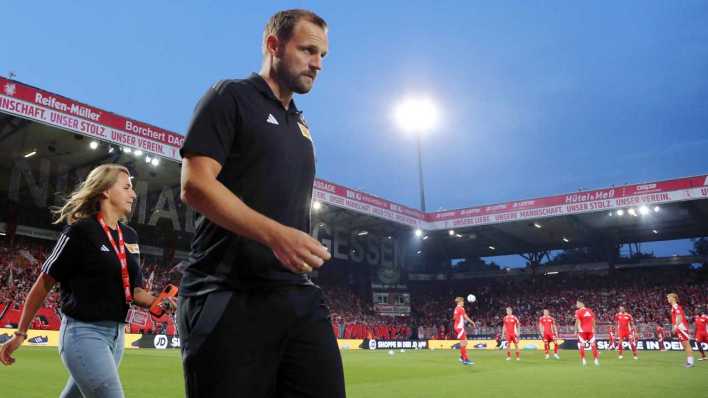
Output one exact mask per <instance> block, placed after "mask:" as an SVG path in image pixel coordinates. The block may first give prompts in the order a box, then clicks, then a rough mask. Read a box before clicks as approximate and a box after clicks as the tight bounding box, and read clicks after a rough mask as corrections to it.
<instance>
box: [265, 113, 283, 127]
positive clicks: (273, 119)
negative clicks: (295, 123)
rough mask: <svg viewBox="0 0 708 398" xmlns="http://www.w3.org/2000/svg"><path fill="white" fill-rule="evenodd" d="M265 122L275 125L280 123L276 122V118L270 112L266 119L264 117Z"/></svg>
mask: <svg viewBox="0 0 708 398" xmlns="http://www.w3.org/2000/svg"><path fill="white" fill-rule="evenodd" d="M266 122H268V123H270V124H274V125H276V126H278V125H280V123H278V119H276V118H275V116H273V114H272V113H269V114H268V119H266Z"/></svg>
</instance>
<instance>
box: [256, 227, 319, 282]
mask: <svg viewBox="0 0 708 398" xmlns="http://www.w3.org/2000/svg"><path fill="white" fill-rule="evenodd" d="M269 246H270V248H271V250H273V254H275V257H276V258H277V259H278V261H280V263H281V264H283V266H284V267H285V268H287V269H289V270H290V271H292V272H295V273H303V272H311V271H312V270H313V269H316V268H320V267H321V266H322V264H324V262H325V261H327V260H329V259H330V258H332V255H331V254H330V253H329V251H327V248H326V247H325V246H322V245H321V244H320V242H318V241H317V240H315V239H314V238H312V237H311V236H310V235H308V234H306V233H304V232H302V231H300V230H298V229H295V228H290V227H286V226H281V227H280V228H278V229H277V230H276V232H275V234H274V235H273V236H272V239H271V240H270V241H269Z"/></svg>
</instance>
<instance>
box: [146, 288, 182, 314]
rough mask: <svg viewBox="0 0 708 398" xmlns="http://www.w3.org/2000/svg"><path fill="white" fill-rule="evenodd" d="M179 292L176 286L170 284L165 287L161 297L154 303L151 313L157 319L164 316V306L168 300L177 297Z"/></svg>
mask: <svg viewBox="0 0 708 398" xmlns="http://www.w3.org/2000/svg"><path fill="white" fill-rule="evenodd" d="M178 291H179V289H178V288H177V286H175V285H171V284H168V285H167V286H165V288H164V289H162V291H161V292H160V295H159V296H157V299H155V301H153V303H152V305H151V306H150V313H151V314H152V315H154V316H155V317H157V318H159V317H161V316H162V315H164V313H165V308H164V306H163V304H164V303H165V301H166V299H167V298H169V297H174V296H176V295H177V292H178ZM168 305H169V303H168Z"/></svg>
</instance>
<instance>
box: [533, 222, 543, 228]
mask: <svg viewBox="0 0 708 398" xmlns="http://www.w3.org/2000/svg"><path fill="white" fill-rule="evenodd" d="M533 226H534V227H536V228H538V229H541V228H543V225H541V224H539V223H537V222H535V223H533Z"/></svg>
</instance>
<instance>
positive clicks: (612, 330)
mask: <svg viewBox="0 0 708 398" xmlns="http://www.w3.org/2000/svg"><path fill="white" fill-rule="evenodd" d="M607 335H608V336H609V337H610V347H609V348H608V350H614V349H615V348H616V347H617V346H616V345H615V327H614V326H612V325H610V326H608V327H607Z"/></svg>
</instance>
